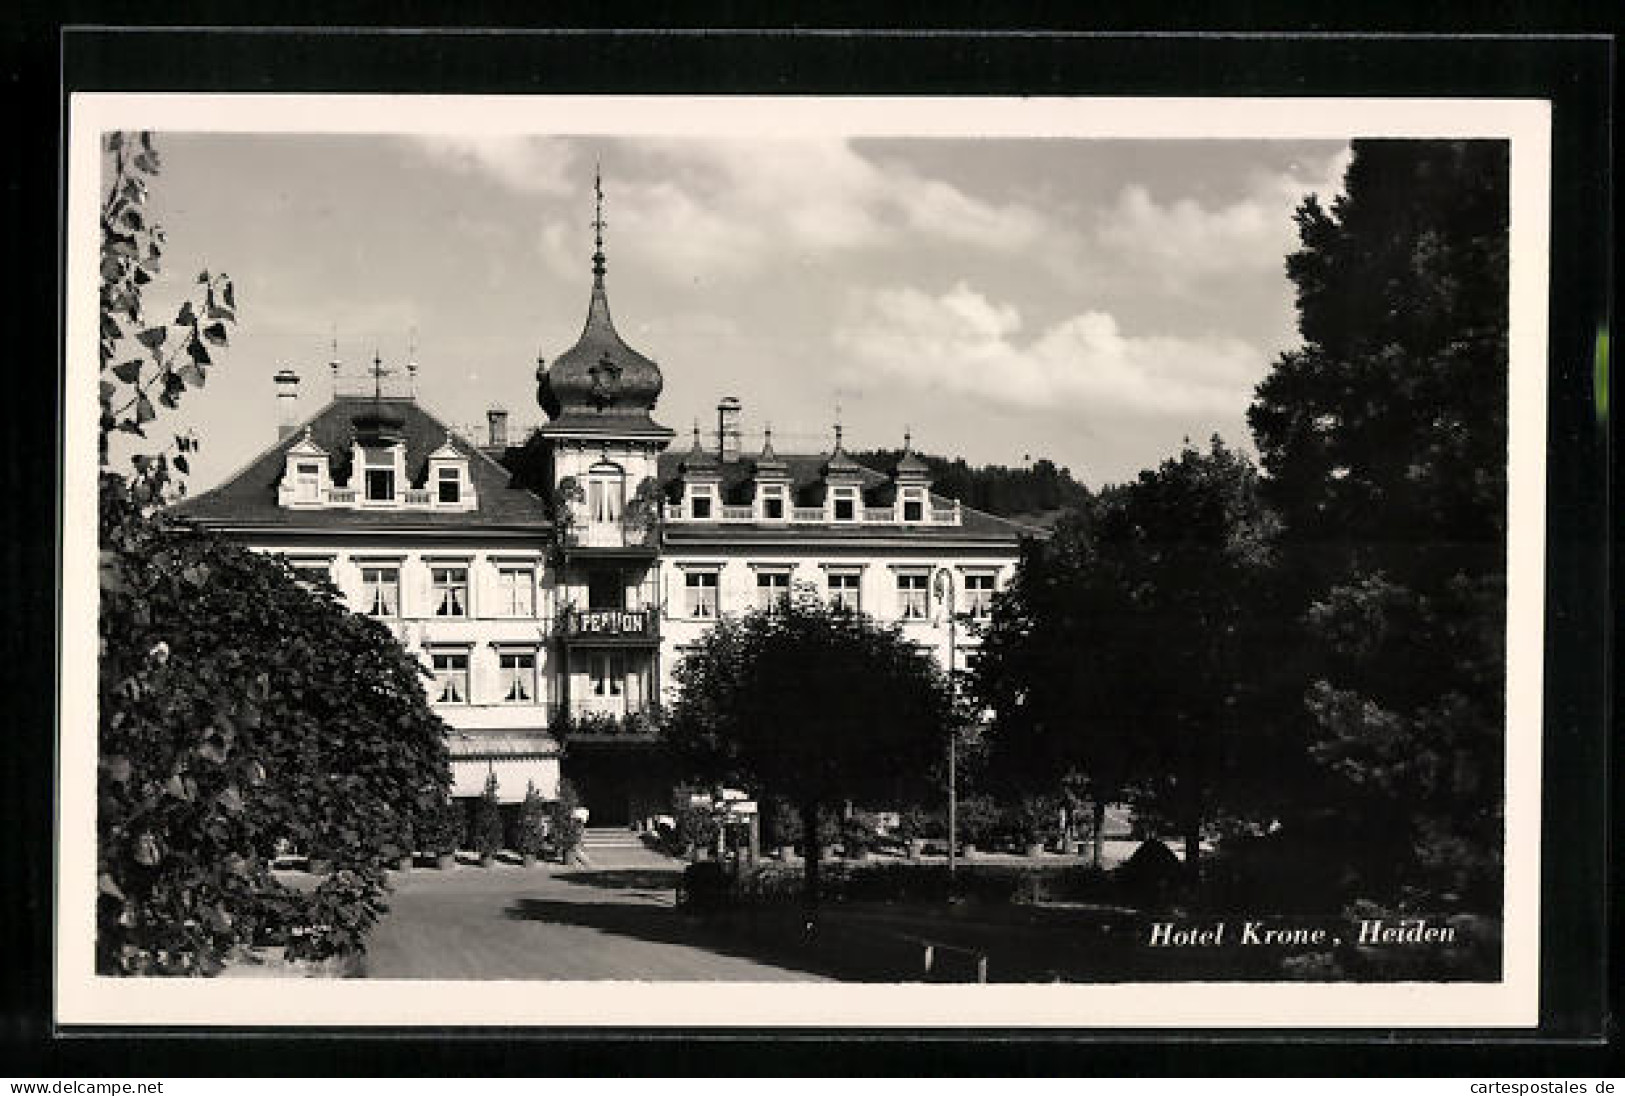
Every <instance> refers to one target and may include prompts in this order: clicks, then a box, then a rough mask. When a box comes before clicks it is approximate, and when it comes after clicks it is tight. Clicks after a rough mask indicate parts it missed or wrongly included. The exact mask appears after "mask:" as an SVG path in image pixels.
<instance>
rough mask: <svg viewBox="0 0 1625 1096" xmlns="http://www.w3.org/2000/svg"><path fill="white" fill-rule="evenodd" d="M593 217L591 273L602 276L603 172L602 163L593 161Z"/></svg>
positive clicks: (596, 276) (598, 276)
mask: <svg viewBox="0 0 1625 1096" xmlns="http://www.w3.org/2000/svg"><path fill="white" fill-rule="evenodd" d="M592 193H593V217H592V242H593V251H592V273H593V277H595V278H602V277H603V276H604V265H605V264H604V224H605V221H604V172H603V165H602V164H600V163H594V164H593V169H592Z"/></svg>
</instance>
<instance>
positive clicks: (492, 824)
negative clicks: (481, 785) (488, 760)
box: [474, 770, 502, 862]
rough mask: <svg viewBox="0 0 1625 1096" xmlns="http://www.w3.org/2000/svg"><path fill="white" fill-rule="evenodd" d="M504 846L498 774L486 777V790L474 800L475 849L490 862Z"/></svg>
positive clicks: (493, 772) (483, 858) (482, 857)
mask: <svg viewBox="0 0 1625 1096" xmlns="http://www.w3.org/2000/svg"><path fill="white" fill-rule="evenodd" d="M500 848H502V805H501V801H500V800H498V798H497V774H496V772H495V771H494V770H493V771H492V772H490V773H488V774H487V775H486V777H485V791H484V792H482V793H481V794H480V797H479V799H477V800H475V802H474V851H475V852H477V853H479V855H480V860H481V861H482V862H488V861H489V860H490V859H491V857H493V856H495V855H496V854H497V850H498V849H500Z"/></svg>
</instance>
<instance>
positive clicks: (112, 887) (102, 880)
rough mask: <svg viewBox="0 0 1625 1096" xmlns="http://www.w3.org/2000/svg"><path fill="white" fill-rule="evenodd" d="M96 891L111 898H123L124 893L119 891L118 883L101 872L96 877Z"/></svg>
mask: <svg viewBox="0 0 1625 1096" xmlns="http://www.w3.org/2000/svg"><path fill="white" fill-rule="evenodd" d="M96 890H97V891H99V892H100V893H102V894H105V895H108V896H110V897H113V898H119V899H123V898H124V892H123V891H122V890H120V889H119V885H118V883H117V882H115V881H114V879H113V877H112V876H111V875H109V874H108V873H107V872H102V873H101V875H99V876H97V877H96Z"/></svg>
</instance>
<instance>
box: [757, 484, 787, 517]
mask: <svg viewBox="0 0 1625 1096" xmlns="http://www.w3.org/2000/svg"><path fill="white" fill-rule="evenodd" d="M762 517H764V518H766V519H767V520H768V521H783V520H784V488H782V487H764V488H762Z"/></svg>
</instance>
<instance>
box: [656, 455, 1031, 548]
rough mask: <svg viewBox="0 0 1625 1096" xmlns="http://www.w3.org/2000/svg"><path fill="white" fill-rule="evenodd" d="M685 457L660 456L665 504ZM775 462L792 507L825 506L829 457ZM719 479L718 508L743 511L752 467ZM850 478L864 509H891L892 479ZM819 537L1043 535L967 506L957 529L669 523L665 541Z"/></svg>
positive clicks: (675, 492) (945, 502) (735, 465)
mask: <svg viewBox="0 0 1625 1096" xmlns="http://www.w3.org/2000/svg"><path fill="white" fill-rule="evenodd" d="M688 456H689V454H687V453H662V454H661V455H660V479H661V482H662V483H663V484H664V485H665V496H666V498H667V499H668V500H669V501H672V502H676V501H678V500H679V498H680V492H681V483H682V479H681V468H680V465H681V462H682V461H683V460H684V459H685V458H687V457H688ZM776 456H777V457H778V460H779V461H780V462H781V463H782V464H783V465H784V471H785V474H786V475H788V476H789V478H790V495H791V498H792V499H793V502H792V505H794V506H822V505H823V501H824V467H825V465H826V464H828V463H829V460H830V457H829V454H827V453H797V454H776ZM716 470H717V471H718V472H719V473H720V474H721V477H722V485H721V494H722V503H723V505H734V506H743V505H746V504H748V503H749V502H750V501H751V484H752V480H753V478H754V470H755V466H754V462H752V461H751V460H750V459H748V458H746V459H741V460H737V461H727V462H724V463H721V464H718V465H716ZM851 475H852V476H853V478H855V479H856V480H857V481H858V482H859V484H860V485H861V488H862V494H863V501H864V504H865V505H868V506H890V505H891V504H892V502H893V500H894V499H895V497H896V486H895V485H894V484H893V483H892V480H891V477H890V476H886V475H884V474H882V473H880V472H876V471H874V470H873V469H872V468H865V467H864V466H862V465H860V464H857V463H856V462H853V465H852V472H851ZM930 497H931V504H932V505H934V506H939V507H948V506H952V505H953V500H952V499H950V498H948V497H946V496H944V495H939V494H936V493H935V492H931V493H930ZM821 532H827V533H829V534H831V535H838V536H839V537H840V538H841V539H843V540H846V539H856V540H893V539H909V540H914V539H928V540H982V541H985V540H998V541H1007V542H1009V543H1011V544H1014V543H1015V542H1016V541H1018V540H1020V539H1021V538H1023V537H1043V536H1045V535H1047V534H1046V533H1045V531H1044V530H1043V529H1039V528H1037V527H1036V526H1031V525H1023V524H1021V523H1020V522H1015V521H1010V520H1008V519H1007V518H1001V517H997V516H995V515H993V514H988V513H984V512H983V511H981V510H975V509H972V508H971V507H969V506H961V507H960V524H958V525H905V526H898V525H878V524H877V525H865V524H847V523H845V522H843V523H841V524H840V525H834V524H829V525H818V524H812V523H807V522H795V523H792V524H790V525H785V524H783V523H781V522H762V523H760V524H755V525H753V524H750V523H746V522H728V523H726V524H723V523H720V522H696V521H683V522H667V523H666V525H665V527H664V532H663V536H664V538H665V540H666V542H667V543H671V544H681V543H682V542H683V541H685V540H688V539H694V538H702V539H705V540H707V541H710V540H714V539H715V538H716V537H717V536H718V535H726V536H728V537H737V539H738V540H739V541H740V542H741V543H749V542H751V541H756V540H762V539H772V540H782V539H785V538H796V537H815V536H818V535H820V533H821Z"/></svg>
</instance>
